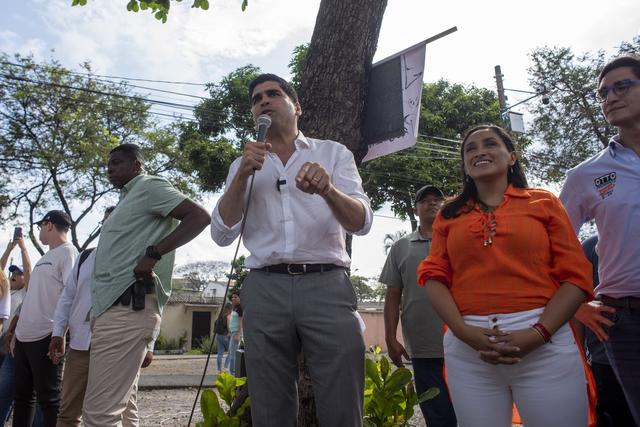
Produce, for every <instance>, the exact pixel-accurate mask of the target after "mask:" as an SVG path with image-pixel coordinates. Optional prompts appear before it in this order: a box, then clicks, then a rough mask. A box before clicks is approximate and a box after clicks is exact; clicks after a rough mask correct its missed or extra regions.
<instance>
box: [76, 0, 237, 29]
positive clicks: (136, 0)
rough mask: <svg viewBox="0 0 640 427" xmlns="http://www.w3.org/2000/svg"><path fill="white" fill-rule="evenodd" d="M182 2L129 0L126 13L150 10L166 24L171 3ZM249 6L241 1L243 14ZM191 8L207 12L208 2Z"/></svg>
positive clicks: (83, 0) (82, 1) (199, 0)
mask: <svg viewBox="0 0 640 427" xmlns="http://www.w3.org/2000/svg"><path fill="white" fill-rule="evenodd" d="M172 1H175V2H182V0H129V2H128V3H127V11H129V12H139V11H141V10H150V11H151V14H152V15H153V17H154V18H156V19H157V20H158V21H162V23H163V24H164V23H166V22H167V20H168V19H169V10H170V9H171V2H172ZM86 5H87V0H72V1H71V6H86ZM248 6H249V1H248V0H242V3H241V5H240V7H241V9H242V11H243V12H244V11H245V10H246V9H247V7H248ZM191 7H192V8H195V9H202V10H209V0H193V3H192V4H191Z"/></svg>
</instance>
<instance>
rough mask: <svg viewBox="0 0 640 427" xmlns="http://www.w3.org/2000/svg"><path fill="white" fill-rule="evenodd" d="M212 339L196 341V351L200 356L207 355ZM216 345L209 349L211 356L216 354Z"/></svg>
mask: <svg viewBox="0 0 640 427" xmlns="http://www.w3.org/2000/svg"><path fill="white" fill-rule="evenodd" d="M212 339H213V338H212V337H211V336H207V337H202V338H201V339H199V340H198V347H197V349H198V350H200V351H201V352H202V354H209V349H210V347H211V341H212ZM216 344H217V343H216ZM216 344H214V345H213V349H211V354H214V353H216V347H217V345H216Z"/></svg>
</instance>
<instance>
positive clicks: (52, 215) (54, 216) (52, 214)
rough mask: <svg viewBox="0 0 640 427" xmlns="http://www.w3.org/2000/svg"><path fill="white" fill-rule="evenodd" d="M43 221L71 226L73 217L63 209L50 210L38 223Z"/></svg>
mask: <svg viewBox="0 0 640 427" xmlns="http://www.w3.org/2000/svg"><path fill="white" fill-rule="evenodd" d="M43 222H50V223H52V224H55V225H59V226H61V227H69V226H71V217H70V216H69V214H67V213H66V212H63V211H49V212H47V214H46V215H45V216H44V218H42V219H41V220H40V221H38V222H36V225H40V224H42V223H43Z"/></svg>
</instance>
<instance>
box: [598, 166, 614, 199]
mask: <svg viewBox="0 0 640 427" xmlns="http://www.w3.org/2000/svg"><path fill="white" fill-rule="evenodd" d="M593 183H594V184H595V185H596V190H597V191H598V193H599V194H600V197H602V198H603V199H604V198H605V197H609V196H610V195H612V194H613V189H614V188H615V186H616V173H615V172H609V173H605V174H604V175H602V176H599V177H597V178H596V179H594V180H593Z"/></svg>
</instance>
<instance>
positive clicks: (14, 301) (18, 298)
mask: <svg viewBox="0 0 640 427" xmlns="http://www.w3.org/2000/svg"><path fill="white" fill-rule="evenodd" d="M26 294H27V290H26V289H25V288H22V289H18V290H17V291H11V315H10V316H9V320H8V321H7V328H8V327H9V324H10V323H11V321H12V320H13V316H15V315H16V310H17V309H18V307H20V304H22V301H23V300H24V296H25V295H26ZM7 328H5V330H6V329H7Z"/></svg>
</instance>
